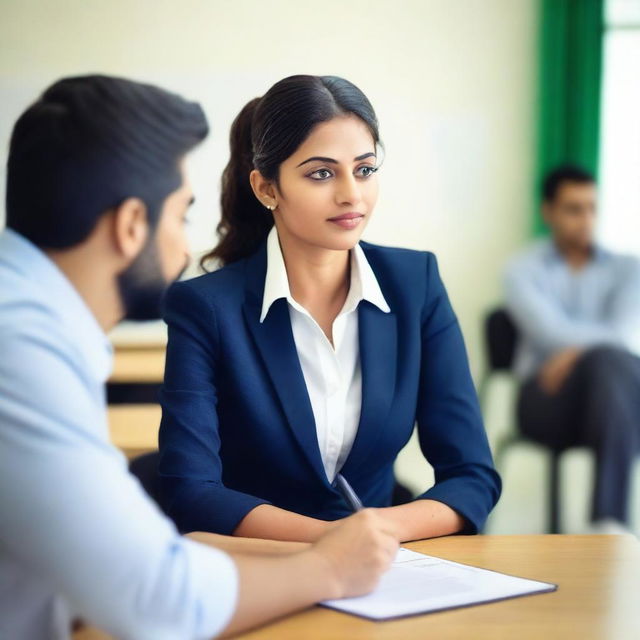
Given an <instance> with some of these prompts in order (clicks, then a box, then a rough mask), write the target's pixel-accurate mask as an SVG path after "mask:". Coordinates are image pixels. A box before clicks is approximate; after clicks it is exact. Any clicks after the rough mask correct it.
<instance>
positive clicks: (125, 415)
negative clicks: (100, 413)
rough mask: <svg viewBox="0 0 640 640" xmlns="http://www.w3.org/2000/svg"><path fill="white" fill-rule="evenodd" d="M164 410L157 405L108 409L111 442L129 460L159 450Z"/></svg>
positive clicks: (117, 405) (110, 407) (122, 406)
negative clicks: (159, 435) (159, 434)
mask: <svg viewBox="0 0 640 640" xmlns="http://www.w3.org/2000/svg"><path fill="white" fill-rule="evenodd" d="M161 417H162V410H161V409H160V405H157V404H115V405H111V406H109V408H108V420H109V433H110V435H111V442H112V443H113V444H114V445H115V446H116V447H118V449H121V450H122V451H123V453H124V454H125V455H126V456H127V458H129V459H131V458H135V457H136V456H139V455H141V454H143V453H147V452H149V451H155V450H156V449H157V448H158V430H159V428H160V418H161Z"/></svg>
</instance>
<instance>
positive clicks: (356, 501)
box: [333, 473, 364, 511]
mask: <svg viewBox="0 0 640 640" xmlns="http://www.w3.org/2000/svg"><path fill="white" fill-rule="evenodd" d="M333 485H334V486H335V487H336V488H337V489H338V491H340V493H341V494H342V497H343V498H344V499H345V501H346V503H347V504H348V505H349V507H351V509H353V511H361V510H362V509H364V505H363V504H362V502H361V501H360V498H358V494H357V493H356V492H355V491H354V490H353V487H352V486H351V485H350V484H349V483H348V482H347V479H346V478H345V477H344V476H343V475H342V474H341V473H339V474H338V475H337V476H336V479H335V480H334V481H333Z"/></svg>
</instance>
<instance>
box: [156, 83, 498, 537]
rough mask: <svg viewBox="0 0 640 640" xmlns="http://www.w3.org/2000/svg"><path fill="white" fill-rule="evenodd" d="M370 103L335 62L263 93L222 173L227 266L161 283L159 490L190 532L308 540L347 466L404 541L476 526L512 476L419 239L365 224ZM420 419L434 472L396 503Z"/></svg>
mask: <svg viewBox="0 0 640 640" xmlns="http://www.w3.org/2000/svg"><path fill="white" fill-rule="evenodd" d="M379 146H380V145H379V135H378V123H377V120H376V116H375V113H374V111H373V108H372V107H371V104H370V103H369V101H368V100H367V98H366V97H365V96H364V94H363V93H362V92H361V91H360V90H359V89H358V88H357V87H355V86H354V85H353V84H351V83H350V82H348V81H346V80H344V79H341V78H336V77H327V76H323V77H316V76H292V77H289V78H285V79H284V80H282V81H280V82H278V83H276V84H275V85H274V86H273V87H272V88H271V89H270V90H269V91H268V92H267V93H266V94H265V96H264V97H263V98H261V99H255V100H253V101H251V102H250V103H249V104H248V105H247V106H246V107H245V108H244V109H243V110H242V111H241V113H240V114H239V115H238V117H237V118H236V120H235V122H234V123H233V127H232V131H231V158H230V160H229V164H228V165H227V167H226V169H225V171H224V174H223V179H222V219H221V222H220V224H219V226H218V233H219V236H220V242H219V243H218V245H217V246H216V247H215V248H214V249H213V251H211V253H210V254H208V256H205V259H204V260H205V261H207V260H209V259H216V260H217V261H218V262H220V263H221V264H222V265H224V266H223V268H221V269H219V270H218V271H215V272H213V273H208V274H206V275H204V276H201V277H199V278H195V279H193V280H189V281H186V282H182V283H178V284H176V285H174V286H173V287H172V289H171V290H170V292H169V294H168V296H167V301H166V321H167V323H168V326H169V344H168V349H167V365H166V373H165V384H164V388H163V390H162V393H161V402H162V406H163V419H162V425H161V429H160V450H161V462H160V474H161V481H162V486H163V493H164V501H165V508H166V509H167V511H168V512H169V513H170V514H171V515H172V516H173V518H174V519H175V520H176V522H177V523H178V526H179V527H180V528H181V529H182V530H183V531H194V530H200V531H213V532H218V533H233V534H236V535H240V536H247V537H259V538H273V539H279V540H299V541H312V540H315V539H317V538H318V536H320V535H321V534H322V533H323V532H324V531H326V530H327V529H329V528H331V527H332V526H334V521H335V520H337V519H339V518H343V517H345V516H347V515H348V514H349V510H350V509H349V506H348V504H347V503H346V501H345V499H344V498H343V496H342V494H341V493H340V491H338V490H337V489H336V488H335V486H334V484H333V482H334V479H335V477H336V474H337V473H338V472H339V473H340V474H341V475H342V476H344V477H345V478H346V479H347V480H348V482H349V483H350V484H351V486H352V487H353V489H354V490H355V492H356V493H357V494H358V495H359V497H360V499H361V500H362V502H363V503H364V505H365V506H367V507H376V508H378V509H379V513H380V515H381V516H382V517H383V518H385V519H386V520H387V521H388V523H389V527H390V529H391V530H394V531H398V532H399V533H400V538H401V539H402V540H411V539H419V538H426V537H433V536H441V535H447V534H452V533H456V532H466V533H474V532H477V531H478V529H479V528H480V527H481V526H482V524H483V522H484V521H485V519H486V517H487V515H488V513H489V511H490V510H491V509H492V507H493V506H494V504H495V503H496V501H497V499H498V496H499V493H500V479H499V477H498V475H497V473H496V472H495V470H494V468H493V464H492V460H491V454H490V451H489V447H488V444H487V440H486V436H485V433H484V429H483V425H482V420H481V416H480V412H479V409H478V403H477V399H476V394H475V391H474V388H473V383H472V380H471V376H470V374H469V368H468V363H467V356H466V353H465V348H464V343H463V339H462V335H461V332H460V329H459V326H458V322H457V320H456V317H455V315H454V313H453V310H452V309H451V306H450V304H449V301H448V298H447V295H446V292H445V290H444V287H443V285H442V282H441V280H440V277H439V275H438V270H437V266H436V261H435V257H434V256H433V255H432V254H430V253H426V252H418V251H409V250H404V249H390V248H385V247H380V246H375V245H371V244H367V243H364V242H363V243H360V242H359V241H360V236H361V235H362V232H363V231H364V228H365V227H366V224H367V222H368V220H369V218H370V217H371V215H372V213H373V209H374V207H375V203H376V198H377V193H378V184H377V176H376V172H377V169H378V155H379ZM416 422H417V425H418V433H419V437H420V445H421V448H422V451H423V453H424V455H425V457H426V459H427V460H428V461H429V462H430V463H431V464H432V465H433V467H434V469H435V477H436V483H435V485H434V486H433V487H431V488H429V489H428V490H426V491H425V492H424V493H423V494H422V495H420V496H419V498H418V499H416V500H415V501H413V502H410V503H409V504H404V505H400V506H393V507H391V506H389V504H390V498H391V492H392V488H393V483H394V476H393V463H394V460H395V458H396V456H397V454H398V452H399V451H400V450H401V449H402V447H403V446H404V445H405V444H406V442H407V441H408V440H409V437H410V436H411V433H412V431H413V428H414V424H415V423H416Z"/></svg>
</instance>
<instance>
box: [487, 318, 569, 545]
mask: <svg viewBox="0 0 640 640" xmlns="http://www.w3.org/2000/svg"><path fill="white" fill-rule="evenodd" d="M484 342H485V349H486V360H487V371H486V373H485V375H484V376H483V378H482V380H481V382H480V387H479V396H480V402H481V405H482V407H483V410H486V405H487V393H488V390H489V385H490V382H491V378H492V376H493V375H494V374H496V373H510V372H511V367H512V364H513V359H514V355H515V351H516V346H517V344H518V329H517V327H516V326H515V324H514V323H513V320H512V319H511V318H510V317H509V314H508V313H507V311H506V310H505V309H502V308H498V309H494V310H493V311H491V312H490V313H489V314H488V315H487V317H486V319H485V324H484ZM522 443H529V444H530V443H534V444H536V445H537V446H538V447H542V448H544V449H545V450H546V451H547V452H548V454H549V458H548V459H549V488H548V500H549V510H548V530H549V533H560V458H561V456H562V453H563V451H562V450H555V449H549V448H547V447H544V446H543V445H541V444H540V443H539V442H534V441H532V440H530V439H528V438H526V437H524V436H523V435H521V434H520V433H518V431H517V430H515V429H514V430H512V431H511V433H508V434H506V435H503V436H502V437H501V438H500V439H499V440H498V442H497V443H496V446H495V451H494V460H495V465H496V468H498V469H501V468H502V461H503V459H504V456H505V454H506V452H507V450H508V449H509V448H510V447H512V446H514V445H517V444H522Z"/></svg>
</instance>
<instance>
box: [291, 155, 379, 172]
mask: <svg viewBox="0 0 640 640" xmlns="http://www.w3.org/2000/svg"><path fill="white" fill-rule="evenodd" d="M375 157H376V154H375V153H373V151H369V152H368V153H363V154H362V155H361V156H356V157H355V158H354V159H353V161H354V162H359V161H360V160H364V159H365V158H375ZM314 161H315V162H329V163H331V164H338V161H337V160H335V159H334V158H325V157H324V156H312V157H311V158H307V159H306V160H304V161H303V162H301V163H300V164H299V165H297V166H296V169H297V168H298V167H301V166H302V165H303V164H307V163H308V162H314Z"/></svg>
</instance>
